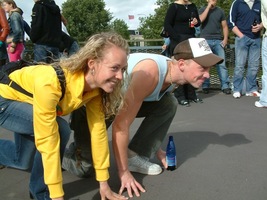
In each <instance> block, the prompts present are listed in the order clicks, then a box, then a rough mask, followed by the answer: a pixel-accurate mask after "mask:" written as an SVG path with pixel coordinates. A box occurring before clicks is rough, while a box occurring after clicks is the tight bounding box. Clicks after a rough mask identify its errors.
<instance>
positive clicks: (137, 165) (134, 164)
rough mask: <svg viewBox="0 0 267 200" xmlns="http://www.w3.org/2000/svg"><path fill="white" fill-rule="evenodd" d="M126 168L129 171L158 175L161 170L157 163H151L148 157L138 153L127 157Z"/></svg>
mask: <svg viewBox="0 0 267 200" xmlns="http://www.w3.org/2000/svg"><path fill="white" fill-rule="evenodd" d="M128 168H129V171H131V172H137V173H141V174H147V175H158V174H160V173H161V172H162V168H161V167H160V166H159V165H157V164H154V163H151V162H149V159H148V158H146V157H142V156H139V155H136V156H134V157H132V158H128Z"/></svg>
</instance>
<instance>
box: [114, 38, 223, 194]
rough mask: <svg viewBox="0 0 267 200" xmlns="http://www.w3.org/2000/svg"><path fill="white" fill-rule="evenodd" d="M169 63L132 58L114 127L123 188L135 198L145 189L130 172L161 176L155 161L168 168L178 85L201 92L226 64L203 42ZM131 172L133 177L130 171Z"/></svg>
mask: <svg viewBox="0 0 267 200" xmlns="http://www.w3.org/2000/svg"><path fill="white" fill-rule="evenodd" d="M173 55H174V56H173V58H172V59H168V58H167V57H163V56H161V55H154V54H144V53H143V54H142V53H136V54H131V55H130V57H129V59H128V69H127V71H128V74H129V76H130V80H131V81H130V83H129V86H128V89H127V91H126V94H125V97H124V99H125V104H124V107H123V108H122V109H120V111H119V113H118V114H117V115H116V117H115V120H114V122H113V125H112V143H113V151H114V154H115V158H116V161H117V162H116V163H117V167H118V174H119V177H120V180H121V188H120V192H119V193H122V192H123V190H124V189H127V192H128V194H129V196H130V197H132V196H133V195H132V193H133V192H134V193H135V195H136V196H139V195H140V193H139V192H140V191H141V192H144V191H145V190H144V188H143V187H142V186H141V184H140V183H138V182H137V181H136V180H135V178H134V177H133V175H132V174H131V172H138V173H142V174H148V175H157V174H160V173H161V172H162V168H161V167H160V166H159V165H158V164H155V163H151V162H150V161H149V159H150V158H152V157H154V156H156V157H157V158H158V159H159V161H160V162H162V164H163V166H164V168H167V163H166V152H165V151H163V150H162V149H161V148H160V147H161V144H162V141H163V140H164V138H165V137H166V135H167V132H168V129H169V127H170V125H171V122H172V120H173V117H174V115H175V114H176V110H177V109H176V107H177V100H176V99H175V97H174V95H173V94H172V90H173V88H174V87H175V85H183V84H187V83H190V84H191V85H193V86H194V87H196V88H199V87H200V86H201V85H202V83H203V82H204V80H205V79H206V78H209V70H210V67H211V66H213V65H215V64H217V63H218V62H221V61H222V60H223V59H222V58H220V57H218V56H216V55H215V54H213V53H212V51H211V50H210V48H209V45H208V43H207V42H206V40H205V39H204V38H190V39H188V40H185V41H183V42H181V43H179V44H178V45H177V46H176V48H175V49H174V51H173ZM139 117H141V118H144V120H143V121H142V123H141V125H140V127H139V128H138V130H137V132H136V133H135V135H134V136H133V138H132V139H131V141H130V143H129V135H130V126H131V124H132V123H133V121H134V120H135V118H139ZM130 171H131V172H130Z"/></svg>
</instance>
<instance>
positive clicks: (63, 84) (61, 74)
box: [53, 65, 66, 101]
mask: <svg viewBox="0 0 267 200" xmlns="http://www.w3.org/2000/svg"><path fill="white" fill-rule="evenodd" d="M53 68H54V70H55V71H56V73H57V78H58V80H59V83H60V87H61V97H60V100H59V101H61V100H62V99H63V98H64V96H65V91H66V78H65V74H64V71H63V70H62V68H61V66H60V65H56V66H53Z"/></svg>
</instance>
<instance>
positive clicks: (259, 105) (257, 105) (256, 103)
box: [255, 101, 267, 108]
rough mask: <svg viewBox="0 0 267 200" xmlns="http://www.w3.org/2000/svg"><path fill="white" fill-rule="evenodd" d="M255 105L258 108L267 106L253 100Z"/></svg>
mask: <svg viewBox="0 0 267 200" xmlns="http://www.w3.org/2000/svg"><path fill="white" fill-rule="evenodd" d="M255 106H256V107H258V108H267V106H264V105H262V104H261V103H260V102H259V101H255Z"/></svg>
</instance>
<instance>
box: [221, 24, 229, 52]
mask: <svg viewBox="0 0 267 200" xmlns="http://www.w3.org/2000/svg"><path fill="white" fill-rule="evenodd" d="M222 31H223V46H224V47H225V45H227V43H228V35H229V30H228V26H227V22H226V20H224V21H222Z"/></svg>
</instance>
